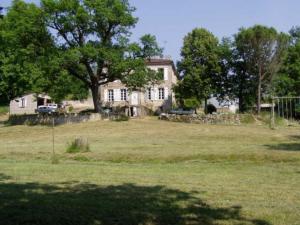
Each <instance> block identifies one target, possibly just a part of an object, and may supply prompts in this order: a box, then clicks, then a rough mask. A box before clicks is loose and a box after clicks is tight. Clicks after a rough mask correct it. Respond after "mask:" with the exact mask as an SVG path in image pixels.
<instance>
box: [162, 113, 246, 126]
mask: <svg viewBox="0 0 300 225" xmlns="http://www.w3.org/2000/svg"><path fill="white" fill-rule="evenodd" d="M159 119H161V120H167V121H173V122H185V123H198V124H231V125H239V124H241V120H240V115H239V114H208V115H196V114H195V115H176V114H161V115H160V117H159Z"/></svg>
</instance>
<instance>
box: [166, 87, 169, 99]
mask: <svg viewBox="0 0 300 225" xmlns="http://www.w3.org/2000/svg"><path fill="white" fill-rule="evenodd" d="M165 99H166V100H167V99H169V89H168V87H165Z"/></svg>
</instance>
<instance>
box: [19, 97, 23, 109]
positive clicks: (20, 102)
mask: <svg viewBox="0 0 300 225" xmlns="http://www.w3.org/2000/svg"><path fill="white" fill-rule="evenodd" d="M21 107H22V98H20V99H19V108H21Z"/></svg>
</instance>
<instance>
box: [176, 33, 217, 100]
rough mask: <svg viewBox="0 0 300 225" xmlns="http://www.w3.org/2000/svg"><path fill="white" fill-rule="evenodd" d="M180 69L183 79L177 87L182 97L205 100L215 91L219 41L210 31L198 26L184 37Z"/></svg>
mask: <svg viewBox="0 0 300 225" xmlns="http://www.w3.org/2000/svg"><path fill="white" fill-rule="evenodd" d="M181 57H182V59H181V61H180V62H179V63H178V70H179V73H180V75H181V76H182V80H181V81H180V82H179V84H178V86H177V87H175V91H176V92H177V96H178V97H180V98H192V97H195V98H196V99H197V100H198V101H199V102H201V101H203V100H204V101H205V103H206V100H207V99H208V98H209V97H210V95H211V94H213V93H214V85H213V81H214V76H215V75H216V74H217V73H219V72H220V70H221V68H220V64H219V42H218V39H217V38H216V37H215V36H214V35H213V34H212V33H210V32H209V31H207V30H206V29H203V28H196V29H194V30H193V31H192V32H191V33H189V34H188V35H187V36H186V37H185V38H184V43H183V47H182V49H181Z"/></svg>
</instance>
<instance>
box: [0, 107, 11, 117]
mask: <svg viewBox="0 0 300 225" xmlns="http://www.w3.org/2000/svg"><path fill="white" fill-rule="evenodd" d="M8 111H9V109H8V106H2V105H0V115H4V114H7V113H8Z"/></svg>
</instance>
